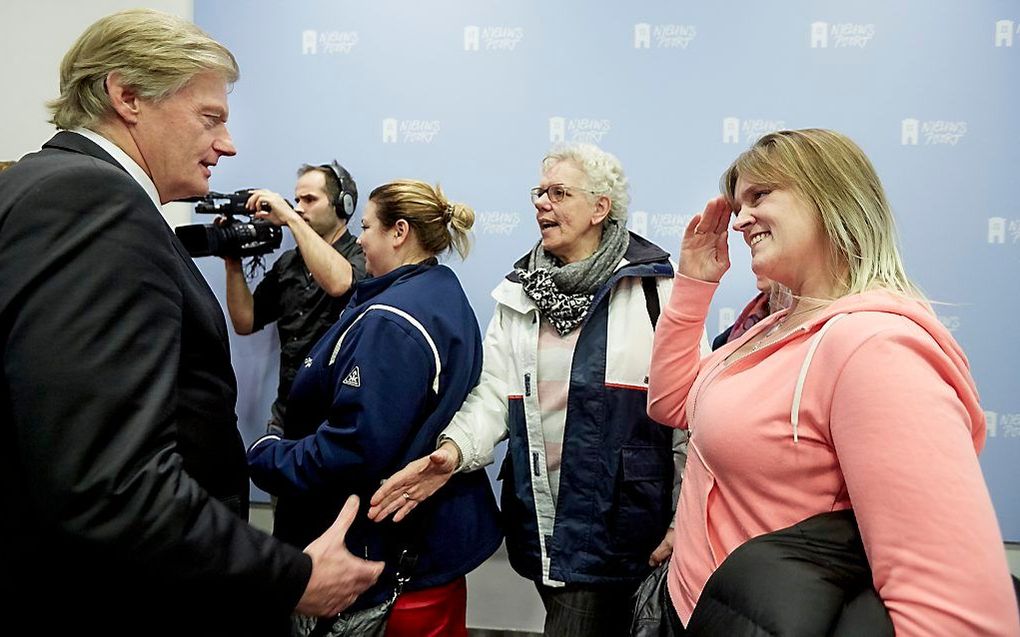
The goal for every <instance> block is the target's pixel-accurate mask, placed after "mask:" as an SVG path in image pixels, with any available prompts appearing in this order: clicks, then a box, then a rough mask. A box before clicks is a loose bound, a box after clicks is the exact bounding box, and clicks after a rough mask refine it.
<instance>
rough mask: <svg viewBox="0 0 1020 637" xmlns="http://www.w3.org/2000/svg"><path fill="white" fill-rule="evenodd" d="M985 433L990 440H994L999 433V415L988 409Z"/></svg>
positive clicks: (986, 411)
mask: <svg viewBox="0 0 1020 637" xmlns="http://www.w3.org/2000/svg"><path fill="white" fill-rule="evenodd" d="M985 431H986V432H987V434H988V437H989V438H994V437H995V436H996V435H997V434H998V433H999V414H997V413H995V412H994V411H988V410H987V409H986V410H985Z"/></svg>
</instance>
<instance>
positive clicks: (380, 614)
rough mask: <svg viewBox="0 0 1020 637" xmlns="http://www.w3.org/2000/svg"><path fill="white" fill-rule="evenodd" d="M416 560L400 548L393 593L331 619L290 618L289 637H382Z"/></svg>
mask: <svg viewBox="0 0 1020 637" xmlns="http://www.w3.org/2000/svg"><path fill="white" fill-rule="evenodd" d="M417 561H418V559H417V556H416V555H413V554H412V553H411V552H410V550H409V549H404V550H403V551H402V552H401V554H400V560H399V561H398V562H397V573H396V580H397V582H396V584H395V585H394V587H393V594H392V595H390V597H389V599H387V600H386V601H385V602H383V603H382V604H379V605H377V606H372V607H370V608H362V609H360V610H355V611H344V612H342V613H340V614H339V615H337V616H336V617H333V618H320V617H308V616H307V615H292V616H291V631H290V634H291V637H355V636H356V637H384V636H385V634H386V624H387V622H389V619H390V613H391V612H393V605H394V604H396V603H397V597H399V596H400V593H401V592H402V591H403V590H404V586H406V585H407V583H408V582H409V581H411V576H410V573H411V571H412V570H413V569H414V565H415V563H416V562H417Z"/></svg>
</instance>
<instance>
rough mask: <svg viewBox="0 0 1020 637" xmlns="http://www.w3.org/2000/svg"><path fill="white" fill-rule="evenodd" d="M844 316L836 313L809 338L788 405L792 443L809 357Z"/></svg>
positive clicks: (798, 416)
mask: <svg viewBox="0 0 1020 637" xmlns="http://www.w3.org/2000/svg"><path fill="white" fill-rule="evenodd" d="M844 316H846V314H837V315H835V316H833V317H832V318H830V319H828V320H827V321H825V325H823V326H822V329H820V330H818V333H817V334H815V335H814V337H813V338H812V339H811V345H810V346H809V347H808V352H807V356H805V357H804V364H803V365H801V366H800V375H799V376H798V377H797V386H796V388H795V389H794V390H793V405H792V406H791V407H790V422H791V423H793V443H794V444H797V442H798V440H799V438H798V437H797V424H798V422H799V421H800V397H801V395H802V394H803V393H804V381H805V380H806V379H807V373H808V367H810V366H811V359H812V358H814V355H815V350H816V349H818V344H819V343H821V342H822V336H824V335H825V332H826V331H828V329H829V328H830V327H832V324H833V323H835V322H836V321H838V320H839V319H841V318H843V317H844Z"/></svg>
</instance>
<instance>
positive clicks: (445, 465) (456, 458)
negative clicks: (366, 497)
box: [368, 440, 460, 522]
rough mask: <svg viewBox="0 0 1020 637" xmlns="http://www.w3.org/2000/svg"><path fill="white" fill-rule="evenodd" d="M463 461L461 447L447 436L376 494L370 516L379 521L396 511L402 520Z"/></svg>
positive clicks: (396, 514)
mask: <svg viewBox="0 0 1020 637" xmlns="http://www.w3.org/2000/svg"><path fill="white" fill-rule="evenodd" d="M459 464H460V449H458V448H457V445H455V444H454V443H453V442H452V441H450V440H446V441H444V442H443V444H441V445H440V446H439V448H438V449H436V450H435V451H433V452H432V453H431V454H429V455H427V456H425V457H424V458H418V459H417V460H414V461H412V462H410V463H408V464H407V466H406V467H404V468H403V469H401V470H400V471H398V472H396V473H394V474H393V475H392V476H390V477H389V478H387V479H386V481H385V482H383V483H382V486H380V487H379V489H378V490H377V491H376V492H375V493H374V494H373V495H372V502H371V504H372V506H371V507H370V508H369V509H368V518H369V519H370V520H374V521H376V522H381V521H383V520H385V519H386V518H387V517H389V516H390V514H393V521H394V522H400V521H401V520H403V519H404V518H405V517H407V514H408V513H410V512H411V511H413V510H414V507H416V506H418V503H419V502H421V501H423V500H425V499H426V498H428V497H429V496H430V495H432V494H433V493H435V492H436V491H438V490H439V489H440V488H441V487H442V486H443V485H444V484H446V483H447V482H448V481H449V480H450V477H451V476H453V472H454V471H455V470H456V469H457V466H458V465H459Z"/></svg>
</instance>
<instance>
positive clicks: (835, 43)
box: [811, 22, 875, 49]
mask: <svg viewBox="0 0 1020 637" xmlns="http://www.w3.org/2000/svg"><path fill="white" fill-rule="evenodd" d="M873 37H875V25H874V24H864V23H860V22H839V23H835V24H829V23H828V22H812V23H811V48H812V49H826V48H829V46H830V45H831V46H832V48H834V49H845V48H858V49H863V48H864V47H866V46H867V45H868V42H871V39H872V38H873Z"/></svg>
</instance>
